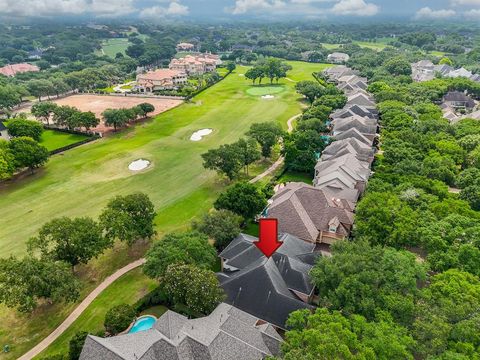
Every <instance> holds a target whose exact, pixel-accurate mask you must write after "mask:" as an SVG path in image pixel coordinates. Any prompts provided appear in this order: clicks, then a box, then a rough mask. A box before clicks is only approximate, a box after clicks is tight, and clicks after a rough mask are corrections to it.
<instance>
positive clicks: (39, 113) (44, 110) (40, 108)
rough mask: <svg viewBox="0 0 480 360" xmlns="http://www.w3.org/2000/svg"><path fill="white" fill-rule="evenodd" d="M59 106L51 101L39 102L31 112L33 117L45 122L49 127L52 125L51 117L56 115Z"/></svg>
mask: <svg viewBox="0 0 480 360" xmlns="http://www.w3.org/2000/svg"><path fill="white" fill-rule="evenodd" d="M57 106H58V105H57V104H55V103H53V102H49V101H42V102H37V103H35V104H33V105H32V109H31V112H32V114H33V116H35V117H36V118H37V119H39V120H41V121H43V122H46V123H47V125H48V124H49V123H50V117H51V116H52V114H53V113H54V111H55V109H56V108H57Z"/></svg>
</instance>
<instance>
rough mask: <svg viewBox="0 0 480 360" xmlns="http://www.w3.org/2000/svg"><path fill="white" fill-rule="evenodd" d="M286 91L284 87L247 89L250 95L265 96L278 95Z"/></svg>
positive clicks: (252, 87)
mask: <svg viewBox="0 0 480 360" xmlns="http://www.w3.org/2000/svg"><path fill="white" fill-rule="evenodd" d="M284 90H285V87H284V86H282V85H254V86H251V87H250V88H248V89H247V94H248V95H253V96H263V95H271V94H278V93H281V92H282V91H284Z"/></svg>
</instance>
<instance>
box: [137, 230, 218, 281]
mask: <svg viewBox="0 0 480 360" xmlns="http://www.w3.org/2000/svg"><path fill="white" fill-rule="evenodd" d="M216 255H217V254H216V252H215V248H214V247H213V246H212V245H210V243H209V242H208V237H207V236H206V235H205V234H203V233H200V232H196V231H193V232H186V233H171V234H167V235H165V236H164V237H163V239H162V240H161V241H158V242H156V243H155V244H153V245H152V247H151V248H150V249H149V250H148V252H147V254H146V255H145V257H146V259H147V261H146V263H145V265H144V266H143V272H144V273H145V274H146V275H148V276H149V277H151V278H153V279H161V278H162V277H163V276H164V275H165V271H166V270H167V268H168V266H169V265H171V264H193V265H196V266H198V267H200V268H205V269H212V268H213V266H214V265H215V262H216V259H217V256H216Z"/></svg>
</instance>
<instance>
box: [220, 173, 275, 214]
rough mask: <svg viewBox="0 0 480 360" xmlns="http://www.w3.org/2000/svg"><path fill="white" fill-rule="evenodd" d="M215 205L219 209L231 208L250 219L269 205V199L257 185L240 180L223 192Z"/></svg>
mask: <svg viewBox="0 0 480 360" xmlns="http://www.w3.org/2000/svg"><path fill="white" fill-rule="evenodd" d="M214 206H215V209H217V210H221V209H225V210H230V211H232V212H234V213H236V214H238V215H240V216H242V217H243V218H244V219H245V220H250V219H253V218H254V217H255V215H258V214H259V213H260V212H261V211H262V210H263V209H264V208H265V206H267V200H266V199H265V195H264V194H263V193H261V192H260V191H259V190H258V189H257V187H256V186H255V185H253V184H250V183H247V182H239V183H236V184H234V185H233V186H231V187H229V188H228V189H227V190H225V191H224V192H222V193H221V194H220V196H219V197H218V199H217V200H216V201H215V203H214Z"/></svg>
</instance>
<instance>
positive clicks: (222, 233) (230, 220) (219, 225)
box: [192, 210, 242, 250]
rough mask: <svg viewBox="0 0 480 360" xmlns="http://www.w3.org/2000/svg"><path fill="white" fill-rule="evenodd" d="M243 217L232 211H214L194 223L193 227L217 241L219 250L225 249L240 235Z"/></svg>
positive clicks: (216, 245) (216, 244)
mask: <svg viewBox="0 0 480 360" xmlns="http://www.w3.org/2000/svg"><path fill="white" fill-rule="evenodd" d="M241 224H242V217H241V216H239V215H237V214H235V213H233V212H231V211H230V210H213V211H211V212H209V213H206V214H205V215H203V216H202V218H201V219H200V220H199V221H194V222H193V224H192V227H193V228H194V229H195V230H198V231H200V232H202V233H204V234H207V235H208V237H210V238H211V239H213V240H214V241H215V247H216V248H217V249H219V250H222V249H223V248H225V247H226V246H227V245H228V244H229V243H230V241H232V240H233V239H235V238H236V237H237V236H238V235H239V234H240V225H241Z"/></svg>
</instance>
